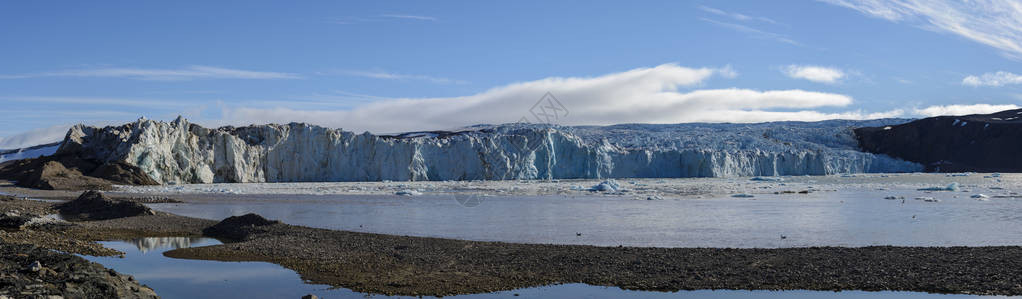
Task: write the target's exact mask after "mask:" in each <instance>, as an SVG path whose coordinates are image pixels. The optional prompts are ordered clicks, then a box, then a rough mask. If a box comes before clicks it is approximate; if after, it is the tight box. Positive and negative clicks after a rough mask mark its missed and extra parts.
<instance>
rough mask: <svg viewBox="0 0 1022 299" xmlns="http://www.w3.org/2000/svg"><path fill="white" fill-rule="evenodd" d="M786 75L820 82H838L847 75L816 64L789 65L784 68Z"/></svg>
mask: <svg viewBox="0 0 1022 299" xmlns="http://www.w3.org/2000/svg"><path fill="white" fill-rule="evenodd" d="M782 72H784V74H785V75H788V77H791V78H794V79H805V80H809V81H813V82H820V83H836V82H838V81H839V80H841V78H844V77H845V72H843V71H841V70H839V69H836V68H829V67H822V66H815V65H794V64H793V65H789V66H786V67H784V68H783V69H782Z"/></svg>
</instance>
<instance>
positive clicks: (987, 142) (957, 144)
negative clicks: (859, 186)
mask: <svg viewBox="0 0 1022 299" xmlns="http://www.w3.org/2000/svg"><path fill="white" fill-rule="evenodd" d="M855 135H856V139H858V141H859V146H860V147H861V148H862V149H863V150H864V151H867V152H871V153H877V154H886V155H888V156H891V157H895V158H900V159H903V160H907V161H912V162H916V163H920V164H923V165H925V166H926V170H927V171H939V172H959V171H977V172H999V171H1000V172H1020V171H1022V109H1016V110H1007V111H1001V112H997V113H993V114H974V115H966V116H938V117H930V118H924V119H920V120H916V121H912V122H909V123H905V124H901V125H895V126H888V127H866V128H858V129H855Z"/></svg>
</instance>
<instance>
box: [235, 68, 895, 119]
mask: <svg viewBox="0 0 1022 299" xmlns="http://www.w3.org/2000/svg"><path fill="white" fill-rule="evenodd" d="M731 73H733V71H729V69H728V68H723V69H713V68H687V67H681V66H678V65H674V64H665V65H660V66H657V67H652V68H639V69H633V70H629V71H625V72H620V73H612V74H607V75H603V76H598V77H589V78H561V77H555V78H547V79H542V80H536V81H529V82H521V83H514V84H510V85H506V86H502V87H498V88H493V89H490V90H488V91H485V92H482V93H479V94H475V95H470V96H464V97H453V98H425V99H389V100H379V101H375V102H373V103H370V104H366V105H362V106H359V107H356V108H353V109H345V110H324V109H308V110H298V109H293V108H285V107H277V108H252V107H224V108H223V112H222V113H223V120H222V122H223V123H231V124H237V125H245V124H251V123H266V122H276V123H287V122H292V121H302V122H308V123H313V124H319V125H324V126H330V127H336V128H344V129H346V130H351V131H356V132H361V131H365V130H368V131H372V132H375V133H391V132H401V131H417V130H433V129H451V128H457V127H462V126H466V125H473V124H481V123H489V124H499V123H511V122H516V121H518V120H519V119H521V118H522V117H526V118H527V119H530V121H532V122H536V120H535V119H533V116H532V115H531V113H530V111H529V110H530V108H531V107H532V106H533V105H534V104H535V103H536V102H537V101H538V100H539V99H540V98H541V97H542V96H543V95H544V94H546V93H547V92H550V93H551V94H553V95H554V96H555V97H557V99H558V100H559V101H560V103H562V104H563V106H564V107H565V108H566V109H567V110H568V111H569V113H568V115H567V116H565V117H563V118H560V119H558V120H557V121H556V123H557V124H563V125H582V124H586V125H607V124H618V123H682V122H761V121H779V120H805V121H813V120H823V119H833V118H846V119H866V118H878V117H892V116H898V115H901V114H902V112H901V111H889V112H885V113H880V114H877V113H873V114H871V113H864V112H861V111H846V112H834V113H827V112H820V111H815V110H813V109H814V108H820V107H845V106H848V105H850V104H851V103H852V102H853V99H852V98H851V97H848V96H845V95H840V94H832V93H823V92H813V91H804V90H767V91H759V90H750V89H738V88H731V89H703V90H684V89H686V88H690V87H695V86H699V85H700V84H702V83H704V82H705V81H706V80H708V79H709V78H711V77H713V76H721V77H726V76H728V75H729V74H731Z"/></svg>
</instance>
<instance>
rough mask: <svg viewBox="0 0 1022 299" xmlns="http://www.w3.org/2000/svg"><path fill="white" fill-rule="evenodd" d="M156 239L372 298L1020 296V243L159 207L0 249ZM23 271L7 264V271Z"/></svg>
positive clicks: (42, 205) (197, 255)
mask: <svg viewBox="0 0 1022 299" xmlns="http://www.w3.org/2000/svg"><path fill="white" fill-rule="evenodd" d="M54 205H56V204H55V203H48V202H39V201H28V200H21V199H8V200H2V201H0V212H7V211H9V210H11V209H19V210H28V209H34V210H35V211H36V212H44V213H45V212H46V211H53V209H55V207H54ZM47 209H49V210H47ZM137 212H138V211H133V213H137ZM151 236H206V237H215V238H218V239H221V240H223V241H225V244H223V245H216V246H207V247H194V248H182V249H177V250H172V251H168V252H166V253H165V255H167V256H169V257H174V258H187V259H204V260H221V261H265V262H271V263H276V264H279V265H282V266H284V267H286V268H289V269H292V270H294V271H296V272H298V273H299V274H300V275H301V276H302V277H303V278H304V279H306V280H308V281H310V282H313V283H321V284H329V285H332V286H336V287H345V288H350V289H353V290H355V291H359V292H366V293H374V294H391V295H413V296H414V295H436V296H446V295H455V294H468V293H485V292H493V291H501V290H513V289H518V288H524V287H534V286H542V285H551V284H562V283H585V284H590V285H599V286H615V287H621V288H624V289H633V290H656V291H676V290H692V289H755V290H793V289H807V290H867V291H881V290H889V291H918V292H934V293H959V294H989V295H1022V247H1017V246H1004V247H892V246H878V247H860V248H845V247H811V248H780V249H729V248H636V247H596V246H578V245H539V244H515V243H501V242H479V241H464V240H452V239H439V238H424V237H407V236H394V235H381V234H372V233H359V232H348V231H335V230H326V229H316V228H309V227H302V226H293V225H288V224H284V223H280V222H276V221H272V220H267V219H263V218H262V217H259V216H258V215H246V216H243V217H231V218H228V219H226V220H224V221H221V222H219V223H217V222H216V221H211V220H203V219H196V218H189V217H182V216H177V215H171V214H166V213H159V212H156V213H153V214H149V213H141V214H138V215H137V216H130V217H119V218H111V219H106V220H92V221H76V222H69V223H67V224H64V225H42V226H34V227H29V228H25V229H21V230H17V231H9V230H8V231H5V232H3V233H0V239H2V240H3V243H2V244H3V245H0V246H37V247H40V248H49V249H57V250H60V251H62V252H70V253H80V254H88V255H117V254H120V253H118V252H116V251H112V250H110V249H106V248H103V247H102V246H99V245H98V244H97V243H94V242H92V241H97V240H113V239H126V238H137V237H151ZM43 240H55V241H43ZM16 243H20V244H21V245H18V244H16ZM12 248H13V247H12ZM46 252H51V253H53V254H57V255H64V256H71V255H69V254H64V253H56V252H53V251H46ZM5 257H6V256H5ZM19 261H20V260H19ZM46 264H47V263H46V262H43V265H46ZM18 265H20V267H22V268H23V267H24V266H25V265H21V264H18ZM22 268H5V269H7V270H5V271H4V273H7V274H4V275H10V274H11V273H14V272H16V271H21V270H20V269H22ZM8 272H10V273H8ZM19 273H20V272H19ZM129 289H130V288H129ZM68 294H70V293H68Z"/></svg>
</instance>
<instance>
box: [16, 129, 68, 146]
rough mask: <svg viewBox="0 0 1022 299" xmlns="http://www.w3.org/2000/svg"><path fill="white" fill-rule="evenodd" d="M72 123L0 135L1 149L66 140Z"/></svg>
mask: <svg viewBox="0 0 1022 299" xmlns="http://www.w3.org/2000/svg"><path fill="white" fill-rule="evenodd" d="M70 128H71V126H70V125H56V126H52V127H46V128H38V129H33V130H30V131H27V132H24V133H20V134H16V135H11V136H7V137H0V149H15V148H23V147H30V146H34V145H40V144H46V143H53V142H57V141H61V140H64V136H65V135H67V130H68V129H70Z"/></svg>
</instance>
